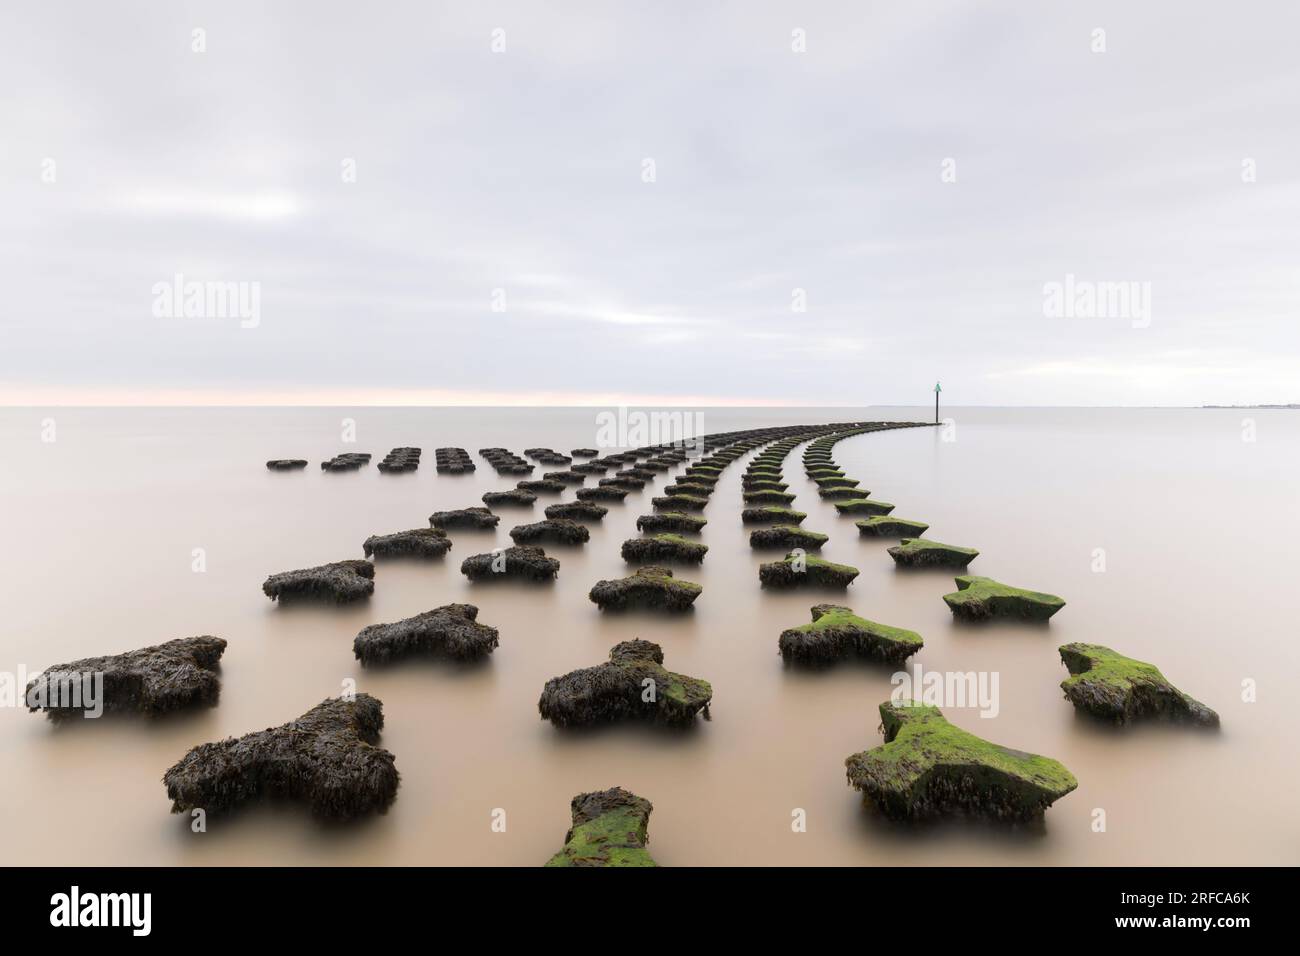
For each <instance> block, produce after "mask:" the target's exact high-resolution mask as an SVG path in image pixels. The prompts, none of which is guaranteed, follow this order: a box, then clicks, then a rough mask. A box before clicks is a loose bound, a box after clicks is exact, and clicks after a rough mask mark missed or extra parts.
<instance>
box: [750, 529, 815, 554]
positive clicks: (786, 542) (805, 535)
mask: <svg viewBox="0 0 1300 956" xmlns="http://www.w3.org/2000/svg"><path fill="white" fill-rule="evenodd" d="M829 540H830V538H829V537H828V536H827V535H824V534H822V533H821V532H819V531H806V530H804V529H803V528H799V527H796V526H795V525H792V524H779V525H773V526H772V527H770V528H755V529H754V530H753V531H751V532H750V533H749V546H750V547H751V548H785V549H786V550H787V551H789V550H790V549H791V548H804V549H805V550H809V551H816V550H817V549H818V548H820V547H821V546H822V545H823V544H825V543H826V542H827V541H829Z"/></svg>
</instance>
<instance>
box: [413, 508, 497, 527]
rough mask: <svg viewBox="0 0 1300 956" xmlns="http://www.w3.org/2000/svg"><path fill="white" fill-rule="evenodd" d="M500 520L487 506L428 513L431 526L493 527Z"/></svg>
mask: <svg viewBox="0 0 1300 956" xmlns="http://www.w3.org/2000/svg"><path fill="white" fill-rule="evenodd" d="M500 520H501V516H500V515H494V514H493V513H492V512H491V511H489V510H488V509H487V508H458V509H456V510H455V511H435V512H434V513H433V514H431V515H429V526H430V527H433V528H479V529H484V530H486V529H489V528H495V527H496V526H497V523H498V522H499V521H500Z"/></svg>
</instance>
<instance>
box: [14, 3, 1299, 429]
mask: <svg viewBox="0 0 1300 956" xmlns="http://www.w3.org/2000/svg"><path fill="white" fill-rule="evenodd" d="M196 29H197V30H202V31H204V33H203V34H202V36H203V41H204V43H205V44H206V49H205V51H204V52H195V50H194V46H195V44H196V39H195V37H196V34H195V33H194V31H195V30H196ZM1098 29H1101V30H1104V38H1102V37H1101V35H1100V34H1098V33H1097V32H1095V31H1097V30H1098ZM496 30H500V31H502V32H500V33H496V34H494V31H496ZM795 31H803V32H802V34H797V33H796V32H795ZM1298 33H1300V4H1297V3H1295V2H1292V0H1275V2H1249V0H1245V2H1243V0H1234V2H1232V3H1222V2H1219V3H1197V2H1188V0H1170V2H1151V0H1147V2H1142V3H1133V2H1131V0H1129V2H1117V3H1096V2H1092V3H1085V2H1068V3H1066V2H1050V3H1048V2H1042V0H1023V2H1014V3H1012V2H1005V3H996V2H978V3H976V2H962V3H957V2H947V3H939V2H923V0H907V2H899V0H891V2H888V3H868V2H863V0H853V2H834V3H830V2H826V3H818V2H799V3H765V2H755V0H746V2H735V3H710V2H701V3H685V2H681V3H677V2H668V0H665V2H661V3H644V2H632V0H605V2H600V3H595V2H593V3H564V2H548V3H539V2H518V3H491V2H482V0H475V2H470V0H463V2H456V3H436V2H427V0H425V2H419V3H415V2H412V3H393V2H382V3H381V2H371V3H341V2H332V3H324V2H320V0H315V2H301V3H286V2H276V3H265V2H232V0H221V2H212V3H196V2H190V3H184V2H162V0H156V2H134V3H131V2H127V3H123V2H113V3H106V2H105V3H92V2H89V0H87V2H81V3H52V2H50V0H41V2H27V0H6V2H5V4H4V5H3V8H0V261H2V262H3V269H2V270H0V271H2V273H3V276H4V283H3V285H4V289H3V297H2V298H0V310H2V311H0V402H4V403H32V404H46V403H73V404H81V403H108V404H117V403H123V402H176V403H184V402H191V401H193V402H213V401H216V402H227V401H237V402H256V403H261V402H286V403H296V402H310V403H321V402H325V403H334V402H338V403H351V402H363V401H383V402H390V401H397V402H411V403H420V402H455V401H470V402H489V403H494V404H496V403H508V404H514V403H535V402H556V403H565V404H571V403H579V404H581V403H589V402H595V403H601V404H604V403H608V402H620V401H621V402H629V403H641V402H674V401H676V402H683V403H688V404H695V403H705V404H722V403H736V402H744V403H748V402H755V403H785V402H791V403H799V404H812V405H860V404H875V403H901V404H908V403H925V402H928V401H929V393H930V390H931V389H932V387H933V384H934V381H935V380H936V379H942V380H943V384H944V393H945V398H946V399H947V400H948V401H949V402H951V403H953V404H1014V405H1028V404H1079V405H1117V404H1200V403H1203V402H1222V403H1234V402H1240V403H1250V402H1285V401H1300V324H1298V322H1300V284H1298V283H1297V279H1298V278H1300V57H1297V55H1296V52H1295V51H1296V36H1297V34H1298ZM800 36H802V37H803V38H804V39H803V41H802V44H803V46H804V48H805V52H798V51H797V50H796V49H795V48H796V47H798V46H800V39H799V37H800ZM494 42H495V43H496V45H497V46H498V47H499V46H500V45H501V44H502V43H504V51H501V52H494V50H493V45H494ZM1101 42H1104V47H1105V51H1104V52H1096V48H1097V47H1099V46H1100V43H1101ZM346 160H353V161H355V182H349V181H346V178H345V175H344V172H345V161H346ZM647 160H650V161H652V162H653V174H654V176H653V181H652V182H647V181H646V179H647V169H648V164H647V162H646V161H647ZM946 160H952V163H950V164H947V165H945V161H946ZM945 172H947V173H948V175H947V176H946V177H945ZM953 174H955V181H945V178H947V179H952V178H953ZM1252 174H1253V178H1254V180H1255V181H1253V182H1251V181H1246V180H1249V179H1251V178H1252ZM177 274H180V275H183V276H184V278H185V280H186V281H192V282H200V283H218V282H241V283H250V284H251V283H257V284H258V285H257V289H258V292H259V295H260V303H259V305H260V308H259V314H258V319H259V321H258V323H257V325H256V327H252V328H245V327H243V326H244V325H246V324H248V323H246V322H241V320H240V318H239V316H237V315H236V316H230V315H202V316H197V317H196V316H191V317H185V316H184V315H177V316H166V315H163V316H160V315H158V314H157V306H158V301H157V295H156V294H155V286H156V285H157V284H158V283H160V282H171V281H172V280H173V277H174V276H175V275H177ZM1067 275H1073V276H1074V281H1075V282H1076V283H1102V282H1134V283H1149V285H1147V286H1145V287H1143V286H1140V285H1139V286H1134V287H1132V288H1133V289H1134V290H1135V291H1140V290H1141V289H1143V288H1146V289H1149V292H1150V308H1149V314H1147V315H1146V316H1145V317H1144V316H1143V315H1141V314H1137V315H1131V314H1127V313H1123V314H1118V315H1115V314H1110V315H1107V314H1103V315H1074V316H1062V315H1051V314H1046V313H1047V312H1049V311H1050V309H1045V307H1044V303H1045V295H1044V287H1045V285H1046V284H1048V283H1053V282H1059V283H1064V282H1065V281H1066V276H1067ZM245 288H246V289H252V288H253V286H252V285H249V286H246V287H245ZM494 290H502V291H500V292H497V291H494ZM796 290H803V298H804V301H805V302H806V310H805V311H797V306H798V304H799V294H798V293H797V292H796ZM494 296H495V299H494ZM1134 301H1135V302H1137V301H1139V300H1136V299H1135V300H1134ZM494 302H495V303H496V304H497V306H498V308H499V307H500V306H501V305H502V304H503V305H504V311H494V308H493V306H494ZM1085 311H1086V310H1085Z"/></svg>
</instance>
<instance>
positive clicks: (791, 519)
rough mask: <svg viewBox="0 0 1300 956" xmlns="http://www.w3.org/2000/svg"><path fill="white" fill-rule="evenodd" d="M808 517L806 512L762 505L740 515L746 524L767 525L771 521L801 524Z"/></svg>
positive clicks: (748, 509)
mask: <svg viewBox="0 0 1300 956" xmlns="http://www.w3.org/2000/svg"><path fill="white" fill-rule="evenodd" d="M806 517H808V512H806V511H795V510H794V509H793V508H783V507H781V506H780V505H760V506H758V507H755V508H746V509H745V510H744V511H742V512H741V513H740V520H741V522H743V523H744V524H765V523H767V522H769V521H778V522H781V523H782V524H799V523H800V522H801V521H803V519H804V518H806Z"/></svg>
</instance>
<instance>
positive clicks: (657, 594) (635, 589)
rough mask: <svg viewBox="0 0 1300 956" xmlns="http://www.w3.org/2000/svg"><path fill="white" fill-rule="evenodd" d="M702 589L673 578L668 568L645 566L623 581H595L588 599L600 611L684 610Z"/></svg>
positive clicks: (619, 579)
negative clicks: (645, 608) (636, 608)
mask: <svg viewBox="0 0 1300 956" xmlns="http://www.w3.org/2000/svg"><path fill="white" fill-rule="evenodd" d="M703 590H704V587H703V585H700V584H696V583H695V582H694V581H682V580H680V579H678V578H674V577H673V572H672V571H671V570H669V569H668V568H661V567H644V568H637V570H636V572H635V573H634V574H630V575H628V576H627V577H625V578H616V579H613V580H608V581H597V582H596V584H595V586H594V587H592V589H591V593H590V594H589V595H588V597H590V598H591V600H592V602H593V603H594V604H596V606H597V607H599V608H600V609H601V610H602V611H609V610H614V611H620V610H623V609H624V608H630V607H647V608H656V609H660V610H665V611H687V610H690V607H691V605H692V604H694V603H695V599H696V598H697V597H699V596H700V592H701V591H703Z"/></svg>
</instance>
